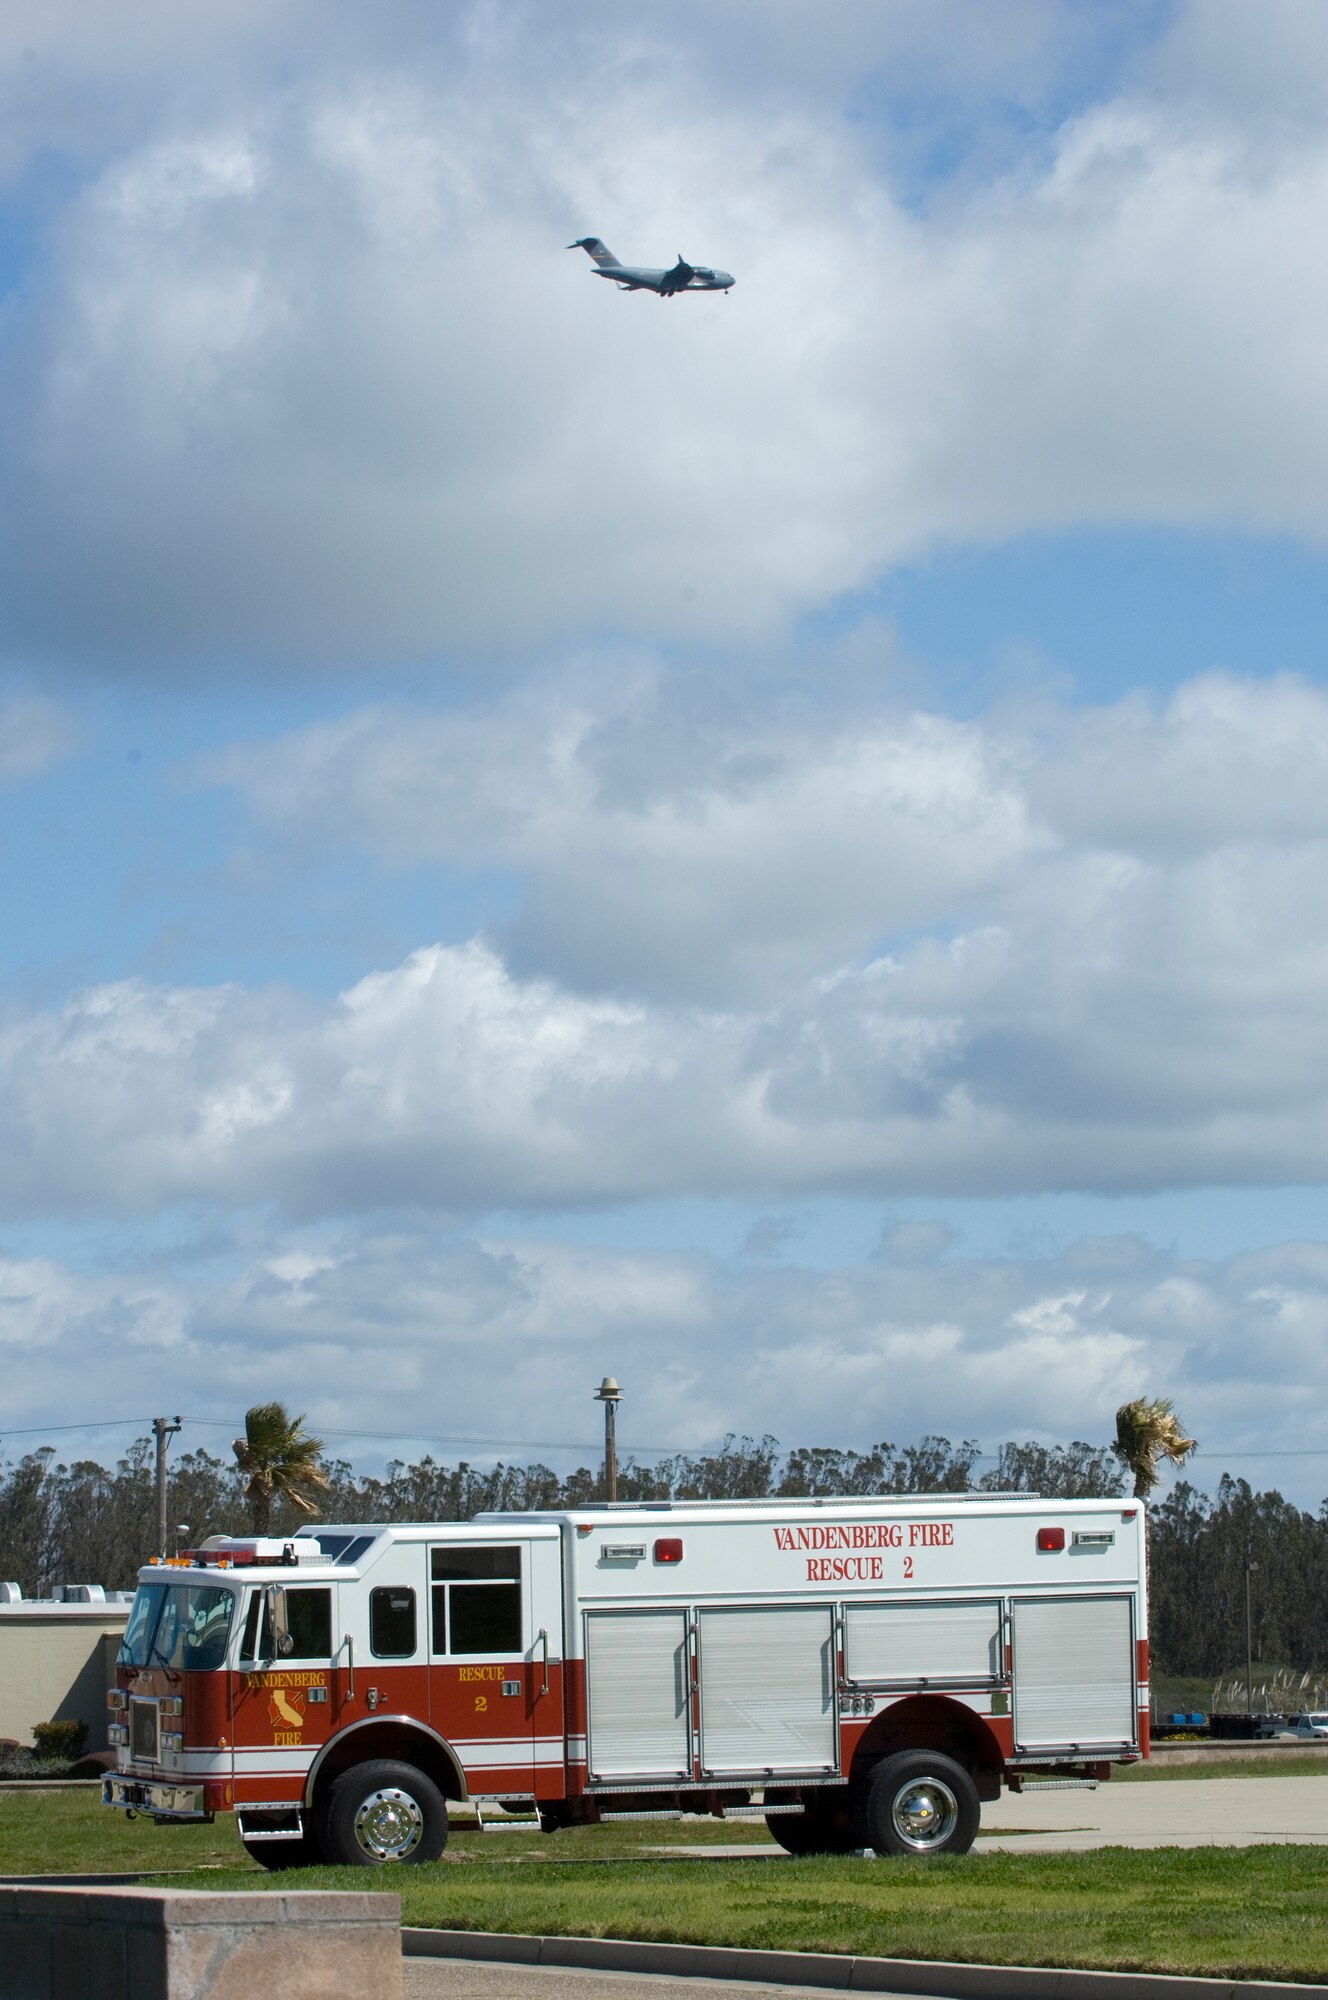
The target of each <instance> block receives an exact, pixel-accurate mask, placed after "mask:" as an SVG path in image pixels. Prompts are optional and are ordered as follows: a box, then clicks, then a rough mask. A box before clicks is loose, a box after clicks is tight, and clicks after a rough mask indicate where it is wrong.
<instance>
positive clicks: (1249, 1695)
mask: <svg viewBox="0 0 1328 2000" xmlns="http://www.w3.org/2000/svg"><path fill="white" fill-rule="evenodd" d="M1258 1567H1259V1565H1258V1563H1256V1562H1250V1561H1248V1560H1247V1561H1246V1564H1245V1713H1246V1715H1253V1713H1254V1621H1253V1619H1252V1618H1251V1617H1250V1578H1251V1576H1253V1574H1254V1572H1255V1570H1256V1569H1258Z"/></svg>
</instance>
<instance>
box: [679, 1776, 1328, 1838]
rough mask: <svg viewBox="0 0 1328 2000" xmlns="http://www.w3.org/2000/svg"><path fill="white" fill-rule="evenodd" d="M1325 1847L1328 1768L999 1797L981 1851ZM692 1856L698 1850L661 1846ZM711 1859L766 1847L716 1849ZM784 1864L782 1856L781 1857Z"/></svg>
mask: <svg viewBox="0 0 1328 2000" xmlns="http://www.w3.org/2000/svg"><path fill="white" fill-rule="evenodd" d="M1264 1841H1273V1842H1279V1843H1284V1844H1285V1843H1290V1844H1292V1845H1301V1846H1315V1845H1318V1844H1319V1843H1321V1842H1328V1772H1325V1773H1324V1775H1323V1776H1322V1777H1320V1776H1319V1775H1318V1774H1317V1773H1315V1774H1314V1775H1313V1776H1310V1777H1301V1778H1172V1779H1168V1780H1167V1781H1166V1782H1165V1783H1162V1784H1147V1783H1142V1784H1120V1783H1117V1784H1114V1785H1113V1784H1112V1783H1111V1782H1110V1781H1108V1783H1107V1784H1105V1785H1099V1786H1098V1788H1097V1790H1096V1791H1095V1792H1078V1791H1076V1792H1027V1793H1022V1794H1018V1795H1016V1794H1015V1793H1013V1792H1003V1793H1002V1794H1001V1796H1000V1798H999V1799H998V1800H997V1801H996V1802H995V1803H994V1804H993V1805H987V1806H983V1808H982V1831H981V1833H979V1835H978V1844H977V1850H976V1851H977V1852H978V1853H979V1854H998V1853H1001V1852H1005V1853H1010V1854H1065V1853H1069V1852H1072V1851H1074V1850H1075V1849H1076V1848H1087V1847H1252V1846H1257V1845H1259V1844H1260V1843H1262V1842H1264ZM659 1851H661V1852H664V1853H670V1854H677V1855H684V1854H687V1855H696V1854H697V1852H698V1850H697V1849H696V1848H695V1847H692V1848H685V1847H678V1848H670V1847H667V1846H665V1844H664V1843H662V1842H661V1846H660V1850H659ZM705 1852H706V1854H707V1855H708V1856H710V1857H711V1858H712V1859H714V1860H718V1859H720V1858H721V1857H724V1856H727V1857H729V1858H732V1859H736V1858H737V1857H738V1856H740V1855H741V1856H744V1857H748V1856H749V1857H751V1858H752V1859H755V1858H756V1857H757V1856H759V1855H767V1856H769V1854H770V1849H769V1847H767V1846H764V1845H763V1846H760V1847H756V1846H753V1845H752V1843H751V1842H738V1841H734V1842H733V1844H732V1845H731V1846H730V1845H727V1844H726V1845H725V1846H723V1847H710V1848H707V1849H706V1850H705ZM777 1858H780V1859H782V1858H783V1857H777Z"/></svg>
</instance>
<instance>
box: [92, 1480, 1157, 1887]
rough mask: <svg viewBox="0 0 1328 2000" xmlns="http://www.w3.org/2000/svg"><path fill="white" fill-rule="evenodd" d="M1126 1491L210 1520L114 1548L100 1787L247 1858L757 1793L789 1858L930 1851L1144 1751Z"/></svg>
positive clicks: (423, 1849)
mask: <svg viewBox="0 0 1328 2000" xmlns="http://www.w3.org/2000/svg"><path fill="white" fill-rule="evenodd" d="M1146 1633H1147V1616H1146V1604H1145V1577H1144V1517H1143V1509H1142V1507H1141V1506H1140V1505H1139V1504H1138V1503H1137V1502H1134V1501H1122V1500H1120V1499H1103V1500H1076V1501H1042V1500H1036V1499H1029V1498H1026V1497H1017V1498H1007V1497H1003V1496H999V1495H987V1494H984V1495H980V1496H967V1495H958V1494H946V1495H930V1496H926V1497H916V1496H909V1497H903V1498H897V1499H892V1498H881V1499H826V1500H792V1501H773V1500H770V1501H748V1502H741V1501H736V1502H735V1501H724V1502H690V1501H676V1502H661V1503H648V1504H645V1505H636V1504H621V1505H620V1504H615V1505H600V1506H586V1507H582V1508H579V1509H577V1510H575V1511H570V1512H562V1513H549V1514H505V1515H501V1514H491V1515H481V1516H479V1517H478V1518H476V1519H475V1520H473V1521H469V1522H448V1521H444V1522H432V1523H421V1524H414V1523H411V1524H404V1525H403V1524H400V1523H396V1524H391V1525H369V1524H365V1525H348V1526H340V1527H335V1528H333V1527H318V1528H310V1529H302V1530H301V1531H300V1532H299V1533H298V1534H297V1535H295V1536H293V1537H292V1538H290V1539H289V1540H284V1541H283V1540H275V1539H268V1540H258V1539H252V1538H251V1539H244V1538H238V1537H223V1536H213V1537H212V1538H210V1539H209V1540H208V1541H206V1542H204V1543H202V1544H201V1545H200V1547H199V1548H198V1549H196V1550H194V1551H192V1552H190V1553H189V1554H187V1555H184V1556H181V1557H178V1558H175V1559H173V1560H171V1561H168V1562H164V1563H152V1564H149V1565H148V1566H147V1567H146V1568H144V1569H143V1570H141V1571H140V1573H139V1588H138V1595H137V1597H136V1599H135V1601H134V1607H133V1611H132V1613H131V1616H130V1620H129V1624H128V1627H127V1629H126V1632H125V1637H124V1643H123V1646H122V1647H121V1651H120V1658H119V1664H118V1667H117V1670H116V1685H115V1687H114V1688H112V1689H111V1690H110V1692H109V1694H108V1697H107V1698H108V1702H109V1705H110V1707H111V1709H112V1711H113V1713H112V1720H111V1735H112V1740H113V1742H114V1743H115V1744H116V1745H117V1747H118V1762H117V1768H116V1770H115V1771H114V1772H113V1773H110V1774H108V1776H107V1778H106V1781H105V1785H104V1789H103V1798H104V1801H105V1803H106V1804H108V1805H110V1806H113V1807H117V1808H119V1809H121V1810H123V1811H126V1812H141V1813H145V1814H148V1815H150V1816H152V1817H153V1818H154V1819H156V1820H158V1821H160V1822H170V1821H188V1820H197V1819H211V1818H212V1817H213V1816H214V1815H215V1814H217V1813H219V1812H231V1811H233V1812H234V1813H235V1815H236V1819H237V1824H238V1830H239V1834H240V1838H241V1839H242V1841H243V1842H244V1845H245V1847H246V1848H247V1849H248V1850H249V1852H250V1853H252V1854H253V1856H254V1857H255V1859H256V1860H258V1861H259V1862H261V1863H262V1864H263V1865H264V1866H266V1867H271V1868H284V1867H291V1866H296V1865H300V1864H302V1863H308V1862H311V1861H318V1860H327V1861H337V1862H351V1863H361V1864H366V1865H372V1864H376V1863H380V1862H386V1861H397V1860H400V1861H411V1862H421V1861H428V1860H432V1859H435V1858H436V1857H437V1856H438V1855H439V1854H440V1853H441V1852H442V1849H443V1846H444V1843H445V1841H446V1839H447V1831H448V1817H447V1807H448V1803H449V1802H473V1803H475V1804H476V1805H480V1806H482V1805H484V1804H485V1803H488V1802H493V1803H494V1804H499V1805H502V1806H505V1807H507V1808H509V1809H510V1808H512V1807H514V1806H516V1805H518V1804H522V1805H524V1806H525V1807H526V1808H527V1809H528V1810H533V1811H534V1812H536V1813H537V1814H538V1817H539V1822H540V1824H541V1826H542V1827H543V1828H544V1829H545V1830H546V1831H553V1830H555V1829H557V1828H559V1827H564V1826H569V1825H574V1824H586V1823H593V1822H596V1821H600V1820H608V1819H612V1818H615V1817H618V1816H621V1815H625V1814H629V1815H631V1816H633V1817H635V1816H638V1815H641V1816H645V1815H655V1814H658V1815H660V1816H676V1815H678V1814H680V1813H702V1814H710V1815H716V1816H723V1817H729V1816H744V1817H756V1816H759V1817H764V1818H765V1820H766V1822H767V1824H768V1826H769V1828H770V1831H771V1832H772V1833H773V1835H774V1836H775V1838H776V1839H777V1840H778V1841H779V1842H780V1843H781V1845H782V1846H784V1847H785V1848H786V1849H787V1850H788V1851H789V1852H790V1853H795V1854H802V1853H812V1852H820V1853H834V1852H848V1851H850V1850H852V1849H854V1848H860V1847H863V1846H870V1847H873V1848H875V1849H876V1851H877V1852H879V1853H883V1854H886V1853H888V1854H928V1853H941V1852H949V1853H962V1852H963V1851H964V1850H965V1849H967V1848H968V1847H969V1846H971V1844H972V1841H973V1839H974V1836H975V1835H976V1833H977V1829H978V1818H979V1811H980V1804H981V1802H982V1801H984V1800H992V1799H995V1798H997V1797H998V1796H999V1792H1000V1788H1001V1786H1002V1784H1004V1785H1006V1786H1008V1787H1009V1788H1011V1789H1013V1790H1020V1789H1022V1788H1023V1787H1024V1786H1025V1785H1027V1784H1030V1783H1036V1782H1038V1781H1041V1782H1044V1783H1046V1782H1051V1783H1057V1784H1067V1783H1084V1784H1091V1783H1096V1782H1098V1781H1099V1780H1100V1779H1102V1778H1105V1777H1108V1776H1109V1775H1110V1769H1111V1765H1112V1764H1113V1763H1122V1762H1132V1761H1134V1760H1135V1759H1137V1758H1139V1757H1141V1756H1146V1755H1147V1752H1148V1665H1147V1659H1148V1653H1147V1641H1146Z"/></svg>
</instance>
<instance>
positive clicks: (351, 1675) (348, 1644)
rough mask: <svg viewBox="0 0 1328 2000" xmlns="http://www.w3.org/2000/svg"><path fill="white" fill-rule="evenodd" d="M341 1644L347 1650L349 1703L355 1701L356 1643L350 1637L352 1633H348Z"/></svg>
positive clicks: (347, 1692)
mask: <svg viewBox="0 0 1328 2000" xmlns="http://www.w3.org/2000/svg"><path fill="white" fill-rule="evenodd" d="M341 1643H342V1645H343V1646H344V1647H345V1648H346V1699H347V1701H354V1699H355V1641H354V1640H353V1639H352V1638H351V1636H350V1633H349V1632H347V1634H346V1636H345V1638H344V1639H343V1640H342V1642H341Z"/></svg>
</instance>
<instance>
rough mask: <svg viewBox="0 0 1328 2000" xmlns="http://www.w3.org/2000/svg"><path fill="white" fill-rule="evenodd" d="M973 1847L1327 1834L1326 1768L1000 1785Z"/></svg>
mask: <svg viewBox="0 0 1328 2000" xmlns="http://www.w3.org/2000/svg"><path fill="white" fill-rule="evenodd" d="M982 1820H983V1827H984V1831H983V1832H982V1833H980V1834H979V1836H978V1845H977V1852H978V1853H979V1854H992V1853H1001V1852H1005V1853H1010V1854H1016V1853H1017V1854H1030V1853H1032V1854H1064V1853H1069V1852H1073V1851H1074V1850H1075V1849H1080V1848H1089V1847H1251V1846H1257V1845H1259V1844H1261V1843H1263V1842H1265V1841H1273V1842H1278V1843H1283V1844H1291V1845H1301V1846H1312V1845H1315V1844H1317V1843H1319V1842H1323V1841H1328V1773H1325V1775H1324V1776H1322V1777H1320V1776H1318V1775H1317V1774H1316V1775H1315V1776H1313V1777H1303V1778H1262V1777H1260V1778H1174V1779H1170V1780H1168V1781H1167V1782H1166V1783H1157V1784H1149V1783H1146V1782H1140V1783H1135V1784H1129V1783H1116V1784H1112V1783H1110V1782H1108V1783H1107V1784H1105V1785H1099V1786H1098V1788H1097V1790H1096V1791H1095V1792H1023V1793H1020V1794H1018V1795H1016V1794H1014V1793H1011V1792H1006V1793H1002V1795H1001V1797H1000V1798H999V1799H998V1800H997V1801H996V1802H995V1804H994V1805H989V1806H984V1807H983V1808H982Z"/></svg>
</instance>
